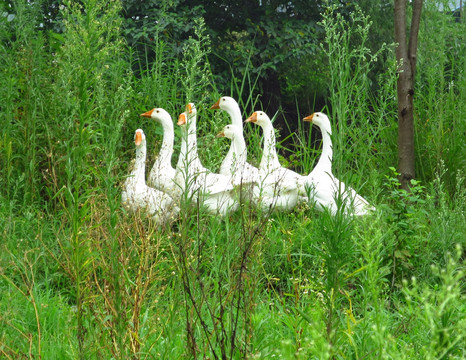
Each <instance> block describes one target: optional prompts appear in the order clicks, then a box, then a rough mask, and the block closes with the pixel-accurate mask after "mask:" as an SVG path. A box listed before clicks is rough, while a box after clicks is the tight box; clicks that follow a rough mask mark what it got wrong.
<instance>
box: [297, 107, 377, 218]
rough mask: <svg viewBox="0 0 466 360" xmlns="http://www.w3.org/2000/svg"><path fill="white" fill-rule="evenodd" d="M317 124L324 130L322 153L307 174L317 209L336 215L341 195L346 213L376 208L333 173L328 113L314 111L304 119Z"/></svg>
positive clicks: (359, 212)
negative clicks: (325, 209)
mask: <svg viewBox="0 0 466 360" xmlns="http://www.w3.org/2000/svg"><path fill="white" fill-rule="evenodd" d="M303 120H304V121H309V122H312V123H313V124H315V125H317V126H318V127H319V129H320V131H321V132H322V154H321V155H320V158H319V161H318V162H317V165H316V167H315V168H314V169H313V170H312V171H311V173H310V174H309V175H308V176H307V184H308V185H309V186H311V187H313V188H314V196H315V198H314V200H315V202H316V207H317V209H319V210H321V211H323V210H324V208H327V209H329V210H330V212H331V214H332V215H335V214H336V212H337V210H338V204H337V199H338V198H339V197H340V198H341V199H342V200H343V203H344V206H345V213H349V214H354V215H366V214H367V213H368V211H369V210H375V208H374V207H373V206H371V205H370V204H369V202H368V201H367V200H366V199H364V198H363V197H362V196H361V195H359V194H358V193H357V192H356V191H355V190H354V189H353V188H351V187H350V186H346V185H345V183H344V182H342V181H340V180H338V179H337V178H336V177H335V176H334V175H333V173H332V159H333V150H332V139H331V138H330V135H331V134H332V128H331V125H330V120H329V119H328V117H327V115H325V114H324V113H321V112H316V113H313V114H312V115H309V116H307V117H305V118H304V119H303Z"/></svg>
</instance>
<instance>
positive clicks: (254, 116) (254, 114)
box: [244, 111, 257, 123]
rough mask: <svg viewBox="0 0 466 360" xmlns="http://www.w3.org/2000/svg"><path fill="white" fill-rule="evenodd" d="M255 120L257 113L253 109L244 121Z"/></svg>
mask: <svg viewBox="0 0 466 360" xmlns="http://www.w3.org/2000/svg"><path fill="white" fill-rule="evenodd" d="M256 121H257V113H256V112H255V111H254V112H253V113H252V115H251V116H250V117H248V118H247V119H246V120H244V122H253V123H255V122H256Z"/></svg>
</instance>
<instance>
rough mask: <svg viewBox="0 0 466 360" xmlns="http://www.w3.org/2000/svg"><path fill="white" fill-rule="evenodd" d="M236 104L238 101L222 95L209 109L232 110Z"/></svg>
mask: <svg viewBox="0 0 466 360" xmlns="http://www.w3.org/2000/svg"><path fill="white" fill-rule="evenodd" d="M237 106H238V103H237V102H236V100H235V99H233V98H232V97H229V96H222V97H221V98H220V99H218V100H217V102H216V103H215V104H213V105H212V106H211V107H210V109H211V110H219V109H220V110H225V111H228V110H233V109H234V108H235V107H237Z"/></svg>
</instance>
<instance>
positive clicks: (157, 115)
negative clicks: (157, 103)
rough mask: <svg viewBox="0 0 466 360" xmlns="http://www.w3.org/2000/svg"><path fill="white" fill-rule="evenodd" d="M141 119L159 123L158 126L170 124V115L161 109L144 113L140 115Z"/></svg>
mask: <svg viewBox="0 0 466 360" xmlns="http://www.w3.org/2000/svg"><path fill="white" fill-rule="evenodd" d="M141 116H142V117H146V118H151V119H154V120H155V121H157V122H159V123H160V124H164V123H165V124H171V123H172V118H171V116H170V114H169V113H168V112H167V111H166V110H165V109H162V108H154V109H152V110H149V111H146V112H145V113H143V114H141Z"/></svg>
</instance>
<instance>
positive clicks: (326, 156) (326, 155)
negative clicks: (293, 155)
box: [317, 129, 333, 171]
mask: <svg viewBox="0 0 466 360" xmlns="http://www.w3.org/2000/svg"><path fill="white" fill-rule="evenodd" d="M321 130H322V154H321V155H320V159H319V162H318V163H317V166H319V167H320V168H322V169H324V170H325V171H331V170H332V160H333V149H332V139H331V137H330V134H329V133H328V131H327V130H325V129H321Z"/></svg>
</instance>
